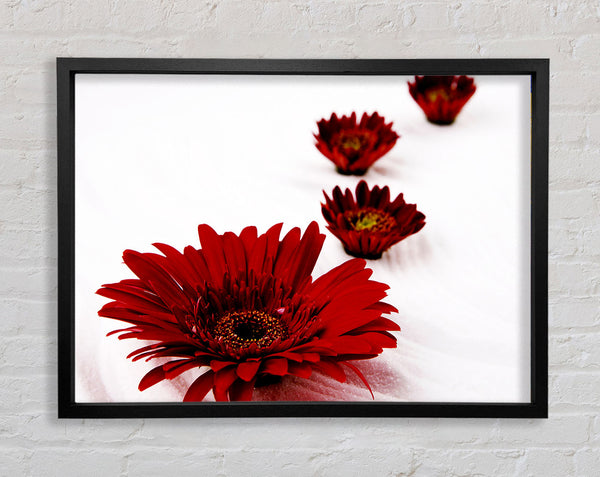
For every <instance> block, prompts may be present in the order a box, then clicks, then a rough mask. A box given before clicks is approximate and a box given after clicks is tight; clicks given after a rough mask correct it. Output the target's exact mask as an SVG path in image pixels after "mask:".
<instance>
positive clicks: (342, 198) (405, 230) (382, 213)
mask: <svg viewBox="0 0 600 477" xmlns="http://www.w3.org/2000/svg"><path fill="white" fill-rule="evenodd" d="M323 194H324V195H325V203H324V204H321V211H322V212H323V217H325V220H326V221H327V228H328V229H329V231H330V232H331V233H332V234H333V235H335V236H336V237H337V238H338V239H340V241H341V242H342V244H343V245H344V250H345V251H346V253H348V254H349V255H352V256H354V257H361V258H368V259H377V258H381V255H382V254H383V252H385V251H386V250H387V249H388V248H390V247H391V246H392V245H394V244H396V243H398V242H400V241H401V240H404V239H405V238H406V237H408V236H409V235H412V234H415V233H417V232H418V231H419V230H421V229H422V228H423V227H424V226H425V215H423V214H422V213H421V212H419V211H418V210H417V206H416V205H415V204H407V203H406V202H405V201H404V198H403V194H400V195H399V196H398V197H396V198H395V199H394V200H393V201H390V189H389V187H388V186H385V187H383V188H381V189H380V188H379V186H375V187H373V189H372V190H369V187H368V186H367V183H366V182H365V181H360V182H359V183H358V185H357V186H356V198H355V197H354V196H353V195H352V191H351V190H350V189H346V192H345V193H344V194H342V190H341V189H340V187H339V186H336V187H335V189H333V193H332V194H331V195H332V198H331V199H330V198H329V196H328V195H327V194H326V193H325V191H323Z"/></svg>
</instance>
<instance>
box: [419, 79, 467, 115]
mask: <svg viewBox="0 0 600 477" xmlns="http://www.w3.org/2000/svg"><path fill="white" fill-rule="evenodd" d="M476 89H477V88H476V87H475V84H474V81H473V78H469V77H468V76H415V82H414V83H411V82H410V81H409V82H408V90H409V91H410V95H411V96H412V97H413V99H414V100H415V101H416V102H417V104H418V105H419V106H420V107H421V109H422V110H423V112H424V113H425V116H427V119H428V120H429V121H430V122H432V123H434V124H442V125H446V124H452V123H453V122H454V120H455V119H456V116H457V115H458V113H460V110H461V109H462V108H463V106H464V105H465V104H466V103H467V101H469V99H470V98H471V96H473V94H474V93H475V90H476Z"/></svg>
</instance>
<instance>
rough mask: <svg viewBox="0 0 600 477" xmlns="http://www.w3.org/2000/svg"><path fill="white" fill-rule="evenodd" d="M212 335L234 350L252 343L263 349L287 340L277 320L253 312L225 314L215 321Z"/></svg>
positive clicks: (285, 332) (260, 312) (281, 325)
mask: <svg viewBox="0 0 600 477" xmlns="http://www.w3.org/2000/svg"><path fill="white" fill-rule="evenodd" d="M213 333H214V336H215V337H216V338H217V339H221V340H223V341H224V342H225V343H226V344H228V345H229V346H230V347H231V348H234V349H243V348H247V347H248V346H250V345H252V344H253V343H254V344H256V345H257V346H258V347H259V348H264V347H266V346H269V345H270V344H271V343H273V342H274V341H275V340H277V339H285V338H287V330H286V328H285V327H284V325H283V324H282V323H281V320H280V319H279V318H276V317H274V316H271V315H269V314H267V313H265V312H263V311H255V310H252V311H236V312H231V313H226V314H225V315H223V316H221V317H220V318H219V319H218V320H217V323H216V325H215V327H214V330H213Z"/></svg>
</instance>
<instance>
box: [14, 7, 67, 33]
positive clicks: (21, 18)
mask: <svg viewBox="0 0 600 477" xmlns="http://www.w3.org/2000/svg"><path fill="white" fill-rule="evenodd" d="M12 10H13V22H14V29H15V30H17V31H19V30H25V31H56V30H59V29H60V28H61V26H62V20H63V18H64V17H65V14H66V8H65V2H60V1H53V0H38V1H35V2H15V3H14V7H13V8H12Z"/></svg>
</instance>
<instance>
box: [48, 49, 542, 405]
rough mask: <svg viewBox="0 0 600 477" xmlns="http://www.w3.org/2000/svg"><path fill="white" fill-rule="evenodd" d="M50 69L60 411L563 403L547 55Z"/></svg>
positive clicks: (104, 62) (135, 63) (68, 61)
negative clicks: (555, 350) (552, 243)
mask: <svg viewBox="0 0 600 477" xmlns="http://www.w3.org/2000/svg"><path fill="white" fill-rule="evenodd" d="M57 74H58V161H59V177H58V182H59V284H60V285H59V416H61V417H204V416H213V417H214V416H240V417H241V416H357V417H358V416H364V417H368V416H390V417H392V416H398V417H400V416H407V417H408V416H432V417H433V416H442V417H459V416H469V417H477V416H480V417H546V416H547V262H546V259H547V183H548V182H547V164H548V158H547V143H548V61H547V60H534V59H522V60H158V59H155V60H141V59H98V58H61V59H58V60H57ZM415 76H417V77H416V78H415ZM409 84H410V86H409ZM353 113H354V115H355V117H354V116H352V114H353ZM333 114H335V116H333ZM376 187H377V188H376ZM365 201H366V202H365ZM278 224H281V225H278ZM199 226H200V227H199ZM301 237H302V238H301ZM153 244H155V245H154V246H153ZM356 257H358V258H356ZM107 335H109V336H107ZM119 338H121V339H119ZM128 358H129V359H128ZM132 358H133V359H132ZM184 400H185V402H183V401H184Z"/></svg>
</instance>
